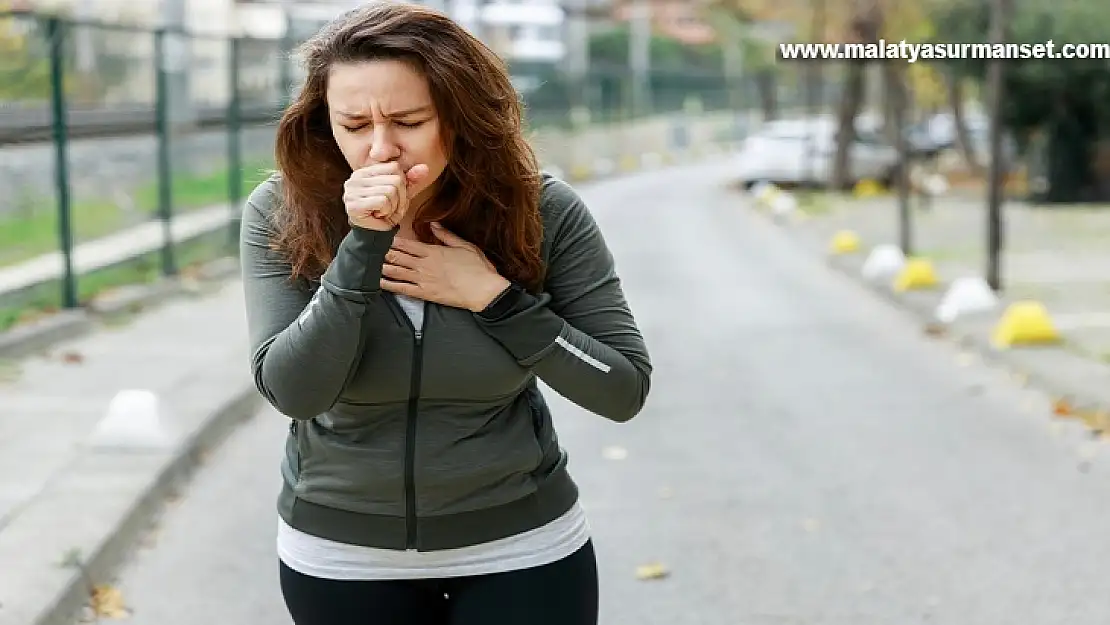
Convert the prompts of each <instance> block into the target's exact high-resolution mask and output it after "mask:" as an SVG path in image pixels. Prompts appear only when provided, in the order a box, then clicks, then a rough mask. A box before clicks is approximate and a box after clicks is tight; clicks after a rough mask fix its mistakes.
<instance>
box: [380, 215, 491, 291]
mask: <svg viewBox="0 0 1110 625" xmlns="http://www.w3.org/2000/svg"><path fill="white" fill-rule="evenodd" d="M432 232H433V233H434V234H435V236H436V238H437V239H439V240H440V241H442V242H443V245H428V244H426V243H420V242H418V241H410V240H407V239H394V240H393V248H392V249H390V250H389V252H388V253H386V255H385V263H384V264H383V265H382V281H381V285H382V288H383V289H385V290H386V291H390V292H393V293H400V294H401V295H407V296H409V297H415V298H418V299H422V300H425V301H429V302H435V303H437V304H443V305H445V306H453V307H455V308H464V309H466V310H469V311H472V312H479V311H481V310H483V309H485V308H486V306H488V305H489V304H490V302H492V301H493V300H494V298H496V297H497V296H498V295H499V294H500V293H501V292H502V291H504V290H505V289H506V288H507V287H508V286H509V281H508V280H506V279H505V278H504V277H502V276H501V275H500V274H498V273H497V268H496V267H494V266H493V263H491V262H489V259H487V258H486V256H485V254H483V253H482V251H481V250H480V249H478V247H477V246H475V245H474V244H472V243H470V242H468V241H466V240H464V239H462V238H460V237H459V236H457V235H455V234H454V233H452V232H448V231H447V229H446V228H444V227H443V226H440V225H439V224H432Z"/></svg>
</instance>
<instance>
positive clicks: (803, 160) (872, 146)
mask: <svg viewBox="0 0 1110 625" xmlns="http://www.w3.org/2000/svg"><path fill="white" fill-rule="evenodd" d="M858 126H863V124H859V125H858ZM858 126H857V130H856V140H855V142H854V143H853V145H852V150H851V154H850V156H849V172H850V173H849V181H848V182H849V184H850V185H854V184H855V183H856V182H858V181H860V180H864V179H872V180H877V181H879V182H881V183H884V184H889V183H890V182H891V181H893V180H894V177H895V174H896V172H897V168H898V151H897V149H895V147H894V146H892V145H890V143H889V142H887V141H886V140H884V138H883V137H882V135H880V134H879V133H878V132H875V131H873V130H870V129H869V128H866V127H864V128H859V127H858ZM836 129H837V123H836V119H834V118H832V117H831V116H830V117H814V118H803V119H789V120H776V121H771V122H767V123H765V124H763V125H762V126H761V127H760V128H759V129H758V130H757V131H756V132H754V133H752V134H751V135H749V136H748V137H747V138H746V139H745V140H744V142H743V144H742V145H741V147H740V150H739V152H738V153H737V154H736V156H735V159H736V160H735V163H736V165H737V168H738V172H737V173H738V174H739V179H740V181H741V182H742V183H743V184H744V186H745V187H746V188H750V187H751V186H752V185H755V184H757V183H759V182H769V183H774V184H779V185H784V186H816V187H827V186H828V185H829V181H830V179H831V175H832V163H833V157H834V155H835V153H836Z"/></svg>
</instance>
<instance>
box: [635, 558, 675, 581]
mask: <svg viewBox="0 0 1110 625" xmlns="http://www.w3.org/2000/svg"><path fill="white" fill-rule="evenodd" d="M669 575H670V571H668V570H667V567H665V566H663V565H662V564H659V563H658V562H653V563H651V564H644V565H641V566H638V567H636V579H640V580H650V579H663V578H665V577H667V576H669Z"/></svg>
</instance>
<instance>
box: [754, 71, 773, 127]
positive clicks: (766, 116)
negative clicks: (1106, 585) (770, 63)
mask: <svg viewBox="0 0 1110 625" xmlns="http://www.w3.org/2000/svg"><path fill="white" fill-rule="evenodd" d="M756 84H757V86H758V88H759V102H760V108H762V109H763V121H766V122H769V121H773V120H774V119H776V118H777V117H778V97H777V95H776V94H775V88H776V87H777V86H778V85H777V81H776V80H775V72H774V70H772V69H762V70H759V73H758V74H756Z"/></svg>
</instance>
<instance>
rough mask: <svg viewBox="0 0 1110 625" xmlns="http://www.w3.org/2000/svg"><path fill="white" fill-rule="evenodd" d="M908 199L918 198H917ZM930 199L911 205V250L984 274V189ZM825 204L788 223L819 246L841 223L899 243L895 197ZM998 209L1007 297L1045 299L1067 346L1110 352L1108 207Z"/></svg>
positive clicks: (1109, 355)
mask: <svg viewBox="0 0 1110 625" xmlns="http://www.w3.org/2000/svg"><path fill="white" fill-rule="evenodd" d="M911 206H917V204H916V198H915V199H914V200H913V203H911ZM932 206H933V208H932V209H930V210H916V209H915V210H914V211H913V217H912V224H913V233H914V234H913V242H914V252H915V253H916V255H919V256H923V257H925V258H928V259H929V260H931V261H932V263H933V265H934V267H935V268H936V271H937V274H938V275H939V276H940V278H941V279H942V280H944V281H951V280H954V279H956V278H959V277H962V276H985V275H986V267H987V259H986V246H987V218H986V214H987V208H986V207H987V202H986V199H985V197H984V198H983V199H974V198H969V197H966V196H965V197H951V198H945V197H941V198H937V199H935V200H934V201H933V203H932ZM826 208H827V212H823V213H810V214H807V215H805V217H804V218H803V219H802V220H800V221H795V223H794V224H793V225H792V226H791V228H792V229H793V230H795V231H796V232H798V233H799V234H801V235H802V236H804V237H806V239H807V240H808V241H809V242H810V243H811V244H813V245H820V246H822V247H827V246H828V242H829V240H830V238H831V237H832V235H833V234H834V233H835V232H836V231H837V230H840V229H849V230H853V231H855V232H856V233H857V234H858V235H859V236H860V239H861V243H862V245H863V246H864V248H865V249H868V248H871V247H874V246H875V245H880V244H897V243H898V205H897V198H896V197H878V198H870V199H865V200H852V199H849V198H841V199H835V200H832V201H830V202H828V204H827V205H826ZM1003 214H1004V220H1005V229H1006V232H1005V234H1004V240H1005V245H1006V249H1005V252H1004V254H1003V257H1002V271H1001V274H1002V282H1003V287H1004V291H1005V296H1006V299H1008V300H1010V301H1014V300H1023V299H1033V300H1037V301H1039V302H1041V303H1043V304H1044V305H1045V306H1046V307H1047V308H1048V310H1049V312H1050V314H1051V315H1052V318H1053V320H1054V321H1055V322H1056V324H1057V326H1058V329H1059V330H1060V332H1061V333H1062V334H1063V335H1064V336H1065V338H1066V339H1067V340H1068V341H1069V343H1071V344H1072V347H1075V348H1077V349H1083V350H1085V351H1086V352H1087V353H1088V355H1090V356H1092V357H1093V358H1096V359H1110V286H1108V284H1110V282H1108V276H1110V246H1108V245H1107V242H1108V241H1110V209H1108V208H1096V207H1090V208H1063V207H1061V208H1054V207H1030V206H1028V205H1025V204H1022V203H1018V202H1011V203H1007V204H1006V205H1005V206H1004V207H1003ZM863 255H864V256H866V252H865V253H864V254H863Z"/></svg>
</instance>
